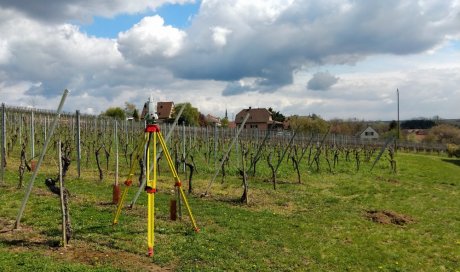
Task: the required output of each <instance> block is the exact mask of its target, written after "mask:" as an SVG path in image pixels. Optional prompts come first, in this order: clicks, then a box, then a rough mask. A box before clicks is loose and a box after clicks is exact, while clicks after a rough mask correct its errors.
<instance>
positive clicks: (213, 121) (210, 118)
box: [206, 114, 220, 124]
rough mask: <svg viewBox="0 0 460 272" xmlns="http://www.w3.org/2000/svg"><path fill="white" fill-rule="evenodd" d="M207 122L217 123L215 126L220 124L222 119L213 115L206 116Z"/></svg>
mask: <svg viewBox="0 0 460 272" xmlns="http://www.w3.org/2000/svg"><path fill="white" fill-rule="evenodd" d="M206 121H207V122H208V123H215V124H220V119H219V118H218V117H215V116H213V115H211V114H208V115H206Z"/></svg>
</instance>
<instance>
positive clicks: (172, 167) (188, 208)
mask: <svg viewBox="0 0 460 272" xmlns="http://www.w3.org/2000/svg"><path fill="white" fill-rule="evenodd" d="M157 134H158V140H159V142H160V144H161V147H162V148H163V152H164V154H165V157H166V160H167V161H168V165H169V169H171V173H172V174H173V177H174V180H175V182H176V183H175V186H176V187H178V189H179V193H180V195H181V197H182V199H183V200H184V204H185V207H186V208H187V212H188V215H189V217H190V220H191V221H192V225H193V228H194V229H195V231H196V232H198V231H199V229H198V227H197V225H196V222H195V218H194V217H193V214H192V209H191V208H190V205H189V204H188V201H187V197H186V196H185V193H184V190H183V189H182V182H181V181H180V179H179V176H178V175H177V171H176V168H175V167H174V163H173V161H172V159H171V155H170V154H169V151H168V147H167V146H166V143H165V141H164V139H163V136H162V135H161V132H158V133H157Z"/></svg>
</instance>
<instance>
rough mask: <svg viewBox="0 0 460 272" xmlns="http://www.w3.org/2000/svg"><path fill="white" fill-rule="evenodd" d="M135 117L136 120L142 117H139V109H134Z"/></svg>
mask: <svg viewBox="0 0 460 272" xmlns="http://www.w3.org/2000/svg"><path fill="white" fill-rule="evenodd" d="M133 119H134V120H135V121H139V119H140V117H139V111H138V110H137V109H134V111H133Z"/></svg>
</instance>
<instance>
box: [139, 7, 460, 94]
mask: <svg viewBox="0 0 460 272" xmlns="http://www.w3.org/2000/svg"><path fill="white" fill-rule="evenodd" d="M453 3H454V2H453V1H450V2H447V3H444V4H430V5H428V6H427V5H421V4H418V2H415V1H396V0H391V1H385V2H375V1H363V0H360V1H348V0H335V1H320V2H319V1H307V0H298V1H250V2H249V1H244V0H233V1H216V0H208V1H203V3H202V5H201V8H200V13H199V14H197V15H196V16H195V17H194V19H193V21H192V23H191V26H190V28H188V29H186V30H185V31H186V33H187V39H186V41H185V42H184V44H183V49H182V50H181V52H180V53H179V54H177V55H176V56H175V58H171V59H170V60H168V62H167V63H165V66H166V67H168V69H169V70H170V71H171V72H172V73H173V74H174V75H175V76H176V77H179V78H183V79H191V80H194V79H206V80H221V81H228V82H237V81H239V80H241V79H243V78H247V77H253V78H258V79H259V80H258V82H259V83H260V84H259V85H260V88H258V90H257V91H260V92H266V90H267V89H271V90H276V89H278V88H279V87H281V86H286V85H289V84H292V82H293V77H292V74H293V73H294V72H295V71H297V70H301V69H311V68H314V67H319V66H322V65H336V64H339V65H355V64H356V63H357V62H358V61H362V60H363V59H365V58H367V57H368V56H372V55H379V54H394V55H409V54H416V53H420V52H424V51H427V50H430V49H432V48H435V47H436V46H438V45H440V44H443V43H444V42H445V41H446V40H447V39H448V38H449V37H452V35H458V34H460V29H458V28H456V26H458V25H459V23H460V22H459V18H458V16H457V14H458V12H459V10H460V7H459V6H458V5H457V6H455V5H454V4H453ZM440 14H445V16H440ZM210 25H211V26H218V27H209V26H210ZM229 31H231V33H229ZM216 45H221V46H216ZM140 59H142V58H140ZM267 85H271V88H267V87H266V86H267ZM234 86H235V85H234V84H233V85H232V86H229V88H234ZM243 89H246V90H247V91H253V90H254V89H250V90H249V89H247V88H243ZM243 89H240V90H243ZM256 89H257V88H256ZM225 93H229V92H228V90H226V91H225V92H224V94H225Z"/></svg>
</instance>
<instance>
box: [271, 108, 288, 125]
mask: <svg viewBox="0 0 460 272" xmlns="http://www.w3.org/2000/svg"><path fill="white" fill-rule="evenodd" d="M268 111H269V112H270V113H271V114H272V120H273V121H278V122H284V120H286V117H285V116H284V115H283V114H282V113H280V112H279V111H274V110H273V108H271V107H270V108H268Z"/></svg>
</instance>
